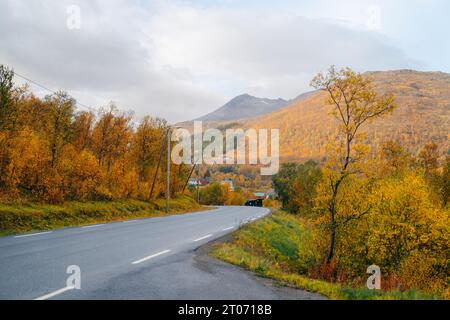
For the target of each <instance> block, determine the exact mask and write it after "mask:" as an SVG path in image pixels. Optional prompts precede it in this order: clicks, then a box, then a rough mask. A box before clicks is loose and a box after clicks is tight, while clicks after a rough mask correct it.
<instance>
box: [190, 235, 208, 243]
mask: <svg viewBox="0 0 450 320" xmlns="http://www.w3.org/2000/svg"><path fill="white" fill-rule="evenodd" d="M210 237H212V234H208V235H206V236H204V237H201V238H198V239H195V240H194V242H198V241H202V240H205V239H207V238H210Z"/></svg>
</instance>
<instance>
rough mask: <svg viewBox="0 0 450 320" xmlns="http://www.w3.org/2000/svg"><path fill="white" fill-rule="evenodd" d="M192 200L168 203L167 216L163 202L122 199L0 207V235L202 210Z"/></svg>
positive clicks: (185, 197) (174, 200)
mask: <svg viewBox="0 0 450 320" xmlns="http://www.w3.org/2000/svg"><path fill="white" fill-rule="evenodd" d="M204 209H205V207H203V206H200V205H198V204H197V203H196V202H195V201H194V200H193V199H192V198H190V197H187V196H180V197H177V198H175V199H172V200H171V201H170V213H169V214H166V212H165V200H164V199H158V200H155V201H153V202H145V201H140V200H122V201H108V202H66V203H64V204H61V205H48V204H37V203H29V204H0V236H5V235H11V234H20V233H25V232H35V231H42V230H51V229H57V228H63V227H72V226H80V225H87V224H95V223H104V222H113V221H122V220H129V219H137V218H151V217H161V216H165V215H173V214H179V213H185V212H193V211H200V210H204Z"/></svg>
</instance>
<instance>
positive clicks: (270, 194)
mask: <svg viewBox="0 0 450 320" xmlns="http://www.w3.org/2000/svg"><path fill="white" fill-rule="evenodd" d="M253 195H254V196H255V198H256V199H275V198H276V197H277V193H276V192H275V190H273V189H269V190H268V191H267V192H254V193H253Z"/></svg>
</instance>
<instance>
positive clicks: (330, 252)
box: [326, 221, 336, 264]
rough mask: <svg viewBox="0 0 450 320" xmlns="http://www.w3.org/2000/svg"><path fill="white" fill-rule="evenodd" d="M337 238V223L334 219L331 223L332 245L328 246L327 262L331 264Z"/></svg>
mask: <svg viewBox="0 0 450 320" xmlns="http://www.w3.org/2000/svg"><path fill="white" fill-rule="evenodd" d="M335 239H336V224H335V222H334V221H332V222H331V223H330V247H329V248H328V255H327V260H326V262H327V264H330V262H331V260H332V259H333V257H334V243H335Z"/></svg>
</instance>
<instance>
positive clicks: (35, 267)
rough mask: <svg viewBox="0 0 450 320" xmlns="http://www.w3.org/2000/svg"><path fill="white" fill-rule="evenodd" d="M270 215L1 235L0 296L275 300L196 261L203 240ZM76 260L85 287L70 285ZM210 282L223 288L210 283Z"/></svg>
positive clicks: (204, 215)
mask: <svg viewBox="0 0 450 320" xmlns="http://www.w3.org/2000/svg"><path fill="white" fill-rule="evenodd" d="M267 214H269V210H268V209H264V208H252V207H219V208H217V209H213V210H209V211H202V212H196V213H189V214H183V215H174V216H167V217H160V218H148V219H138V220H131V221H125V222H114V223H106V224H98V225H91V226H85V227H76V228H67V229H60V230H54V231H47V232H41V233H32V234H26V235H19V236H10V237H4V238H0V299H42V300H46V299H197V298H198V299H207V298H211V299H225V298H229V299H232V298H236V299H239V298H243V299H244V298H253V299H259V298H260V299H265V298H267V299H272V298H276V297H274V296H273V295H272V293H271V292H269V291H267V290H266V291H265V290H264V288H258V285H257V284H250V283H246V281H247V282H248V281H250V279H248V278H245V277H247V276H244V278H242V277H243V275H240V274H236V271H234V272H231V275H228V276H227V275H226V274H225V273H226V272H225V271H223V270H222V271H221V272H222V273H223V274H222V275H220V274H219V275H218V276H217V275H216V277H215V278H214V279H211V274H210V273H208V270H206V271H205V270H201V266H199V265H198V263H197V266H196V267H195V266H194V265H195V264H196V262H195V261H193V260H192V259H193V255H192V252H193V251H194V250H195V249H196V248H198V247H199V246H202V245H203V244H205V243H208V242H210V241H212V240H214V239H217V238H219V237H221V236H223V235H226V234H227V233H230V232H232V231H233V230H235V229H236V228H238V226H239V225H240V224H244V223H250V222H252V221H254V220H256V219H259V218H262V217H263V216H265V215H267ZM73 265H75V266H78V267H79V268H80V270H81V289H76V288H73V287H71V286H70V285H67V284H66V280H67V278H68V277H69V274H67V273H66V270H67V268H68V266H73ZM194 267H195V270H189V269H190V268H194ZM203 267H205V266H203ZM199 268H200V269H199ZM228 271H229V270H228ZM221 277H222V278H221ZM208 281H209V282H210V283H208ZM227 282H228V283H227ZM233 282H236V284H235V285H233V284H232V283H233ZM230 283H231V284H230ZM211 285H212V286H217V285H218V286H219V287H218V288H216V289H205V288H211V287H212V286H211ZM239 285H241V286H243V288H239ZM252 286H253V287H252ZM208 290H212V291H213V292H208Z"/></svg>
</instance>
